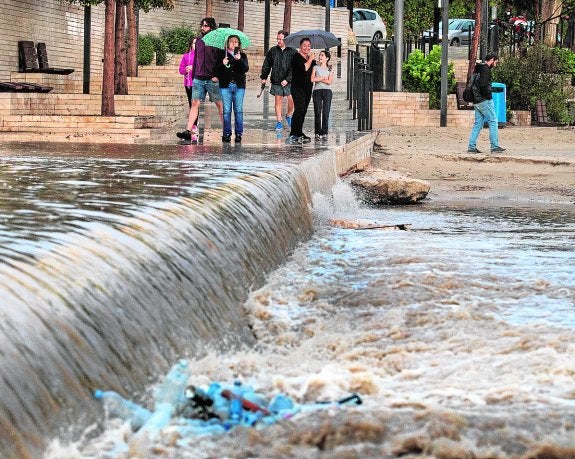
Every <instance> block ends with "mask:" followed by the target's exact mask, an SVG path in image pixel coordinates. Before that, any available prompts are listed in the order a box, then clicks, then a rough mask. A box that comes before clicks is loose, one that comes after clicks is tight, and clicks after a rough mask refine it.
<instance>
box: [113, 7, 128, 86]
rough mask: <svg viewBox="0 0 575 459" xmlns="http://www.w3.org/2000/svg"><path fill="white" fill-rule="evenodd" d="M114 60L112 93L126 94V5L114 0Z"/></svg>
mask: <svg viewBox="0 0 575 459" xmlns="http://www.w3.org/2000/svg"><path fill="white" fill-rule="evenodd" d="M115 37H116V39H115V50H114V51H115V53H114V54H115V60H114V93H115V94H128V74H127V66H128V61H127V56H126V5H125V4H124V2H123V1H122V0H116V34H115Z"/></svg>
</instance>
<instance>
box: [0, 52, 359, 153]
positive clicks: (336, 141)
mask: <svg viewBox="0 0 575 459" xmlns="http://www.w3.org/2000/svg"><path fill="white" fill-rule="evenodd" d="M344 64H345V62H334V65H335V66H336V75H337V76H338V77H336V78H334V83H333V86H332V87H333V92H334V95H333V101H332V107H331V113H330V129H329V137H328V140H327V141H315V140H314V139H313V137H314V113H313V101H312V102H310V105H309V108H308V112H307V115H306V119H305V124H304V132H305V133H306V134H307V135H308V136H310V137H312V141H311V142H310V143H307V144H298V145H291V144H288V143H287V142H286V140H287V138H288V137H289V127H288V126H287V123H286V122H285V112H286V106H287V102H286V100H284V103H283V115H284V128H283V129H282V130H280V131H278V130H276V129H275V125H276V118H275V110H274V97H273V96H272V95H270V94H269V84H268V86H267V87H266V90H265V91H264V92H263V93H262V95H261V97H257V96H258V94H259V93H260V81H259V80H257V79H256V80H254V79H253V78H254V76H255V74H256V72H258V71H259V67H257V66H254V67H253V69H252V71H251V72H252V73H253V75H251V76H252V80H251V81H249V82H248V87H247V90H246V94H245V98H244V134H243V138H242V142H241V144H237V143H235V142H234V141H233V137H232V142H231V143H229V144H223V143H222V140H221V137H222V124H221V122H220V119H219V116H218V113H217V110H216V107H215V105H214V104H213V103H210V102H205V103H203V104H202V106H201V110H200V120H199V127H200V138H199V142H198V143H197V144H192V143H191V142H188V141H182V140H180V139H178V138H177V137H176V132H179V131H183V130H185V128H186V123H187V108H186V110H185V113H186V115H184V116H183V117H182V119H181V120H180V121H178V122H177V123H175V125H173V126H170V127H168V128H163V129H158V130H155V131H154V132H153V134H152V137H151V138H150V139H147V140H146V141H145V143H143V144H128V143H126V144H96V143H94V144H72V143H54V142H41V141H40V142H34V143H30V142H5V143H3V144H1V145H0V156H50V157H53V156H64V157H71V156H72V157H78V156H79V157H86V156H88V157H91V158H123V159H128V158H139V159H174V154H176V156H177V158H178V159H191V160H202V161H210V160H214V161H219V160H233V161H250V162H251V161H280V160H281V161H284V162H299V161H301V159H302V158H308V157H311V156H314V155H315V154H317V153H318V152H319V151H325V150H329V149H333V148H335V147H338V146H341V145H345V144H346V143H349V142H351V141H352V140H354V139H357V138H358V137H361V136H362V135H364V133H359V132H358V131H357V120H353V119H352V110H350V109H349V101H347V100H346V82H345V77H346V72H345V69H344V68H343V67H342V65H344Z"/></svg>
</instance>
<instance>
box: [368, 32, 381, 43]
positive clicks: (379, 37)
mask: <svg viewBox="0 0 575 459" xmlns="http://www.w3.org/2000/svg"><path fill="white" fill-rule="evenodd" d="M382 39H383V34H382V33H381V32H379V31H377V32H375V33H374V34H373V38H372V39H371V41H374V42H376V41H379V40H382Z"/></svg>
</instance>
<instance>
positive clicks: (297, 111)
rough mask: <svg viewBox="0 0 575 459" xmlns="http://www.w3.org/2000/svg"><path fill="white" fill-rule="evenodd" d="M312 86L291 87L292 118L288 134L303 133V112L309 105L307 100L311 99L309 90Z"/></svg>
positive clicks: (300, 134) (298, 135)
mask: <svg viewBox="0 0 575 459" xmlns="http://www.w3.org/2000/svg"><path fill="white" fill-rule="evenodd" d="M312 89H313V87H312V86H310V87H309V88H302V87H299V86H293V85H292V87H291V95H292V97H293V105H294V112H293V118H292V120H291V132H290V135H293V136H296V137H301V136H302V135H303V122H304V120H305V114H306V113H307V107H308V106H309V101H310V100H311V92H312Z"/></svg>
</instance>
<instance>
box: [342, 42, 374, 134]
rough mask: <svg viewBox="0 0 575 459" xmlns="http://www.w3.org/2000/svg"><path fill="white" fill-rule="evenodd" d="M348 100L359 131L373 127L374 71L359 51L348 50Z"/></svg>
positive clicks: (369, 129)
mask: <svg viewBox="0 0 575 459" xmlns="http://www.w3.org/2000/svg"><path fill="white" fill-rule="evenodd" d="M347 100H349V108H350V109H351V110H352V119H354V120H355V119H357V130H358V131H371V129H372V128H373V72H372V71H371V70H369V68H368V65H367V64H366V63H365V60H364V58H363V57H361V55H360V53H359V51H354V50H348V52H347Z"/></svg>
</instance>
